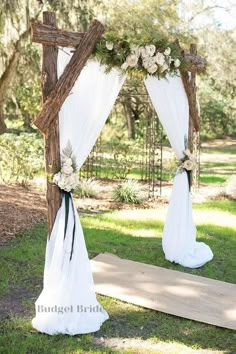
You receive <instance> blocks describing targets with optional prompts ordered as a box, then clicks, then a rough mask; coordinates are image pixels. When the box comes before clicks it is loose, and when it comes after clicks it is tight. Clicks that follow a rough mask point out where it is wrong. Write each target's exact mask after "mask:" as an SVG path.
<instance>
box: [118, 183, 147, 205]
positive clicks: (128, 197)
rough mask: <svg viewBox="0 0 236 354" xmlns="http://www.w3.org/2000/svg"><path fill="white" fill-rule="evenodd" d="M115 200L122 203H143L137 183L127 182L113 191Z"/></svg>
mask: <svg viewBox="0 0 236 354" xmlns="http://www.w3.org/2000/svg"><path fill="white" fill-rule="evenodd" d="M113 196H114V199H115V200H116V201H118V202H122V203H133V204H140V203H141V201H142V198H141V194H140V187H139V184H138V182H137V181H133V180H126V181H125V182H123V183H122V184H120V185H118V186H117V187H115V188H114V189H113Z"/></svg>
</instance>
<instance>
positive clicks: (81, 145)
mask: <svg viewBox="0 0 236 354" xmlns="http://www.w3.org/2000/svg"><path fill="white" fill-rule="evenodd" d="M70 57H71V52H70V49H68V48H67V49H65V48H64V49H63V50H59V55H58V75H59V76H60V75H61V74H62V72H63V70H64V68H65V66H66V65H67V63H68V62H69V60H70ZM124 80H125V77H124V76H123V77H121V76H120V73H119V72H118V71H117V70H112V71H111V72H110V73H109V74H106V73H105V69H104V67H103V66H101V65H100V64H99V63H98V62H95V61H89V62H88V63H87V65H86V66H85V67H84V69H83V70H82V72H81V74H80V76H79V78H78V80H77V81H76V83H75V85H74V87H73V89H72V91H71V93H70V95H69V96H68V97H67V99H66V101H65V102H64V104H63V106H62V108H61V111H60V113H59V130H60V149H61V152H62V150H63V149H64V148H65V146H66V145H67V143H68V141H70V143H71V145H72V149H73V153H74V155H75V158H76V162H77V166H78V169H79V168H80V167H81V166H82V164H83V163H84V161H85V159H86V158H87V156H88V155H89V153H90V151H91V149H92V147H93V145H94V144H95V142H96V140H97V138H98V136H99V134H100V132H101V130H102V127H103V126H104V123H105V121H106V119H107V117H108V115H109V113H110V111H111V108H112V107H113V105H114V103H115V100H116V98H117V96H118V94H119V91H120V89H121V86H122V84H123V82H124ZM73 211H75V238H74V248H73V255H72V259H71V261H70V253H71V245H72V234H73V225H74V220H73ZM64 226H65V198H63V200H62V206H61V208H60V209H59V211H58V213H57V216H56V220H55V223H54V226H53V230H52V233H51V237H50V240H49V241H48V242H47V248H46V260H45V269H44V288H43V291H42V293H41V294H40V296H39V298H38V299H37V301H36V303H35V308H36V316H35V318H34V319H33V320H32V324H33V327H34V328H36V329H37V330H39V331H40V332H44V333H47V334H51V335H52V334H58V333H64V334H69V335H75V334H82V333H90V332H95V331H97V330H99V328H100V326H101V324H102V323H103V322H104V321H105V320H106V319H108V317H109V316H108V314H107V312H106V311H105V310H104V309H103V308H102V306H101V305H100V304H99V303H98V301H97V299H96V294H95V290H94V283H93V277H92V272H91V268H90V261H89V258H88V254H87V249H86V245H85V241H84V235H83V230H82V227H81V224H80V220H79V216H78V213H77V212H76V209H75V206H74V202H73V200H71V201H70V205H69V219H68V227H67V232H66V237H65V239H64Z"/></svg>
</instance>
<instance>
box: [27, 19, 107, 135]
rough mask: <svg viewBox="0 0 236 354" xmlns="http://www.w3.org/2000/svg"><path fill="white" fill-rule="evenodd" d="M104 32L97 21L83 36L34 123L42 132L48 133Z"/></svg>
mask: <svg viewBox="0 0 236 354" xmlns="http://www.w3.org/2000/svg"><path fill="white" fill-rule="evenodd" d="M103 32H104V26H103V25H102V24H101V23H100V22H99V21H97V20H94V21H93V22H92V25H91V26H90V28H89V30H88V32H86V34H85V35H84V36H83V38H82V39H81V41H80V44H79V45H78V47H77V49H76V51H75V53H74V54H73V56H72V58H71V60H70V62H69V63H68V65H67V66H66V68H65V70H64V72H63V74H62V75H61V77H60V78H59V80H58V81H57V83H56V85H55V86H54V88H53V89H52V91H51V92H50V94H49V95H48V97H47V100H46V102H45V103H44V104H43V107H42V110H41V112H40V113H39V114H38V116H37V117H36V119H35V121H34V122H33V123H34V124H35V125H36V127H38V128H39V129H40V130H41V131H42V132H44V133H45V132H46V131H47V130H48V128H49V127H50V125H51V124H52V123H53V122H54V121H55V117H56V115H57V114H58V112H59V110H60V108H61V106H62V104H63V102H64V101H65V99H66V97H67V96H68V95H69V93H70V91H71V89H72V88H73V86H74V84H75V81H76V80H77V78H78V76H79V74H80V72H81V70H82V69H83V67H84V65H85V64H86V62H87V60H88V58H89V57H90V55H91V53H92V51H93V49H94V47H95V45H96V42H97V40H98V39H99V38H100V37H101V35H102V33H103Z"/></svg>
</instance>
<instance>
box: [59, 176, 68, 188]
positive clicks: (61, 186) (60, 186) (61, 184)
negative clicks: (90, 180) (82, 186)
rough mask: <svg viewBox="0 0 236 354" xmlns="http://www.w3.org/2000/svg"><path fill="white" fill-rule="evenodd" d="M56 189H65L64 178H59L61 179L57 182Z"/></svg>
mask: <svg viewBox="0 0 236 354" xmlns="http://www.w3.org/2000/svg"><path fill="white" fill-rule="evenodd" d="M58 187H59V188H61V189H65V187H66V179H65V177H61V179H60V180H59V181H58Z"/></svg>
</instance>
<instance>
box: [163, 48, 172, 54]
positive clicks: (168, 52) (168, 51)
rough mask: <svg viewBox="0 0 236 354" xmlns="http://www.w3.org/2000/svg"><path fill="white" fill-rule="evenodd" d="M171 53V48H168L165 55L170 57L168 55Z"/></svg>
mask: <svg viewBox="0 0 236 354" xmlns="http://www.w3.org/2000/svg"><path fill="white" fill-rule="evenodd" d="M170 52H171V49H170V47H167V48H166V50H165V51H164V54H165V55H166V56H168V55H170Z"/></svg>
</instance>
